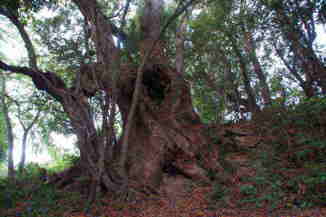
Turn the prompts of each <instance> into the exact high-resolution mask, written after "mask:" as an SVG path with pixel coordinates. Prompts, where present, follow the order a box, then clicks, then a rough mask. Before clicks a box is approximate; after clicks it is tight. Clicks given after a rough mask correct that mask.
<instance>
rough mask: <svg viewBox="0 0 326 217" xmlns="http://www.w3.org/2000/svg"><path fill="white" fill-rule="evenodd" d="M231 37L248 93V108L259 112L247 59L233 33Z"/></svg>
mask: <svg viewBox="0 0 326 217" xmlns="http://www.w3.org/2000/svg"><path fill="white" fill-rule="evenodd" d="M229 38H230V39H231V43H232V47H233V50H234V52H235V54H236V55H237V57H238V60H239V64H240V71H241V73H242V79H243V83H244V87H245V90H246V93H247V95H248V108H247V110H248V111H250V112H252V113H253V114H254V113H257V112H258V111H259V110H260V109H259V107H258V105H257V103H256V96H255V93H254V90H253V89H252V87H251V84H250V78H249V73H248V70H247V64H246V61H245V59H244V57H243V55H242V54H241V51H240V50H239V48H238V47H237V44H236V41H235V40H234V38H233V37H232V35H231V36H230V37H229Z"/></svg>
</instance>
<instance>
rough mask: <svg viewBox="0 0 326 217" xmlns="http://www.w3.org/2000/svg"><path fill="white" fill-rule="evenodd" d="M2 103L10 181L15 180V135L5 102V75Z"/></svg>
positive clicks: (2, 81) (2, 79) (2, 84)
mask: <svg viewBox="0 0 326 217" xmlns="http://www.w3.org/2000/svg"><path fill="white" fill-rule="evenodd" d="M1 86H2V87H1V91H2V96H1V103H2V112H3V114H4V118H5V124H6V137H7V143H8V177H9V179H11V180H13V179H15V167H14V159H13V150H14V134H13V130H12V125H11V120H10V116H9V111H8V105H7V103H6V100H5V94H6V80H5V78H4V76H3V75H1Z"/></svg>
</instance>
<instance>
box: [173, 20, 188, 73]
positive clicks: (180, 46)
mask: <svg viewBox="0 0 326 217" xmlns="http://www.w3.org/2000/svg"><path fill="white" fill-rule="evenodd" d="M186 21H187V14H185V15H184V16H183V17H182V18H181V20H180V24H179V26H178V27H177V30H176V45H175V46H176V56H175V66H176V69H177V71H178V72H180V74H184V43H185V37H186V27H187V23H186Z"/></svg>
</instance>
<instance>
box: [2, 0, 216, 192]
mask: <svg viewBox="0 0 326 217" xmlns="http://www.w3.org/2000/svg"><path fill="white" fill-rule="evenodd" d="M189 2H191V1H189ZM74 3H75V4H76V5H77V6H78V7H79V9H80V11H81V12H82V14H83V15H84V17H85V18H86V20H87V22H88V24H89V25H90V26H91V29H92V34H93V37H92V40H93V41H94V44H95V46H96V52H97V53H96V54H97V63H93V64H89V65H82V66H81V69H80V72H79V76H76V78H77V79H78V80H77V81H76V82H75V86H73V87H70V88H68V87H66V85H65V83H64V82H63V81H62V80H61V79H60V78H59V77H58V76H57V75H56V74H54V73H52V72H46V73H44V72H41V71H38V70H32V69H28V68H24V67H14V66H9V65H7V64H5V63H3V62H1V61H0V68H2V69H4V70H8V71H14V72H19V73H22V74H25V75H28V76H30V77H32V79H33V82H34V84H35V86H36V87H37V88H38V89H40V90H45V91H46V92H47V93H49V94H50V95H52V96H53V97H55V98H56V99H57V100H58V101H59V102H60V103H61V104H62V106H63V108H64V110H65V112H66V113H67V115H68V117H69V119H70V121H71V124H72V126H73V128H74V131H75V133H76V135H77V139H78V147H79V149H80V161H79V164H78V165H76V166H75V167H74V168H71V169H70V170H67V171H65V174H66V176H65V177H66V178H64V179H63V180H60V181H59V183H60V184H62V185H65V184H67V183H69V182H72V181H73V180H74V178H75V177H78V176H81V175H83V174H84V175H88V176H90V177H91V179H92V180H95V182H97V183H99V182H101V183H103V184H104V185H105V187H106V188H107V189H108V190H113V191H114V190H119V188H120V187H119V186H121V185H123V184H125V183H124V182H123V181H124V178H123V177H121V173H119V171H116V164H117V162H121V157H126V161H125V162H126V164H125V165H123V166H124V167H125V169H126V172H127V176H128V180H129V182H128V184H129V186H137V187H140V186H141V187H145V188H147V187H149V188H150V189H154V188H155V187H157V186H159V185H160V183H161V182H162V176H163V172H164V171H165V170H166V168H167V167H174V168H177V169H178V170H179V171H180V173H181V174H182V175H183V176H185V177H188V178H193V179H198V180H204V181H208V179H207V177H206V174H205V170H204V169H203V168H201V167H200V166H198V162H197V159H198V158H197V157H198V156H199V155H200V150H202V149H203V148H204V147H205V145H208V143H209V141H207V139H208V138H207V137H206V136H205V135H204V134H203V133H204V132H203V131H204V126H203V124H202V123H201V122H200V119H199V117H198V115H197V114H196V113H195V111H194V109H193V106H192V101H191V95H190V87H189V85H188V83H187V82H186V80H185V79H184V78H183V75H182V74H181V73H180V72H178V70H176V69H175V68H174V67H171V66H169V64H168V62H169V61H168V57H167V55H166V54H165V51H164V42H163V41H161V40H159V39H160V34H162V31H161V26H162V23H161V17H162V16H161V15H162V14H161V13H162V9H163V0H146V1H145V7H144V10H143V15H142V17H141V23H142V24H141V31H142V36H143V40H141V42H140V44H139V48H140V50H139V53H140V56H141V57H142V62H143V63H145V64H140V65H139V66H138V69H137V67H136V66H135V64H131V63H122V64H119V63H120V51H119V49H118V48H117V47H116V46H115V43H114V40H113V34H114V33H113V24H112V23H110V20H109V19H108V18H107V17H105V15H104V14H103V13H102V11H101V10H100V8H99V7H98V5H97V3H96V1H95V0H74ZM148 52H150V53H149V55H147V53H148ZM139 72H142V74H143V75H142V77H141V83H140V84H141V85H140V87H139V89H138V90H137V89H136V90H135V83H136V78H137V75H139ZM135 91H139V96H138V103H137V104H136V105H137V106H136V107H135V110H134V112H135V113H134V115H133V116H132V118H131V119H130V118H129V117H128V116H129V114H130V113H131V112H132V109H131V107H132V104H133V95H134V92H135ZM95 94H100V95H101V96H102V95H105V96H107V98H108V99H114V98H115V99H116V103H117V105H118V107H119V111H120V113H121V116H122V120H123V127H124V131H123V134H124V135H123V136H122V137H121V138H125V137H126V136H127V138H128V140H127V143H128V144H127V145H126V144H124V143H125V140H123V139H120V140H119V141H118V142H117V144H113V143H112V141H109V140H110V139H108V138H112V137H110V133H111V131H110V132H109V133H108V132H106V131H108V130H109V129H107V128H106V127H104V126H105V125H106V124H107V123H104V122H105V121H107V119H106V118H104V121H103V126H102V129H101V131H99V130H98V129H97V128H96V127H95V122H94V120H93V118H92V113H91V109H90V104H89V101H88V98H89V97H92V96H94V95H95ZM106 103H107V104H111V108H112V107H114V104H113V106H112V102H111V101H110V102H109V101H106ZM113 103H114V102H113ZM110 111H111V110H110ZM105 112H106V113H110V112H108V111H107V110H106V111H105ZM109 124H112V123H109ZM127 127H129V128H130V130H129V133H126V132H127V131H126V128H127ZM103 134H104V135H106V137H105V136H103ZM125 148H127V152H126V155H125V156H124V154H125V153H124V152H125V150H124V149H125ZM103 155H104V158H105V159H103ZM101 159H103V164H104V165H105V168H101V166H100V165H103V164H102V163H101ZM122 162H124V161H122ZM215 165H218V163H217V162H216V163H215ZM216 169H218V168H216ZM54 181H55V180H54Z"/></svg>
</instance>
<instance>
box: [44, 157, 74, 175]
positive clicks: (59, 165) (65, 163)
mask: <svg viewBox="0 0 326 217" xmlns="http://www.w3.org/2000/svg"><path fill="white" fill-rule="evenodd" d="M78 160H80V158H79V157H78V156H76V155H73V154H63V155H62V156H60V158H58V159H56V160H55V161H54V163H53V164H51V165H49V167H50V170H51V171H55V172H58V171H63V170H64V169H66V168H69V167H71V166H73V165H76V163H77V162H78Z"/></svg>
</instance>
